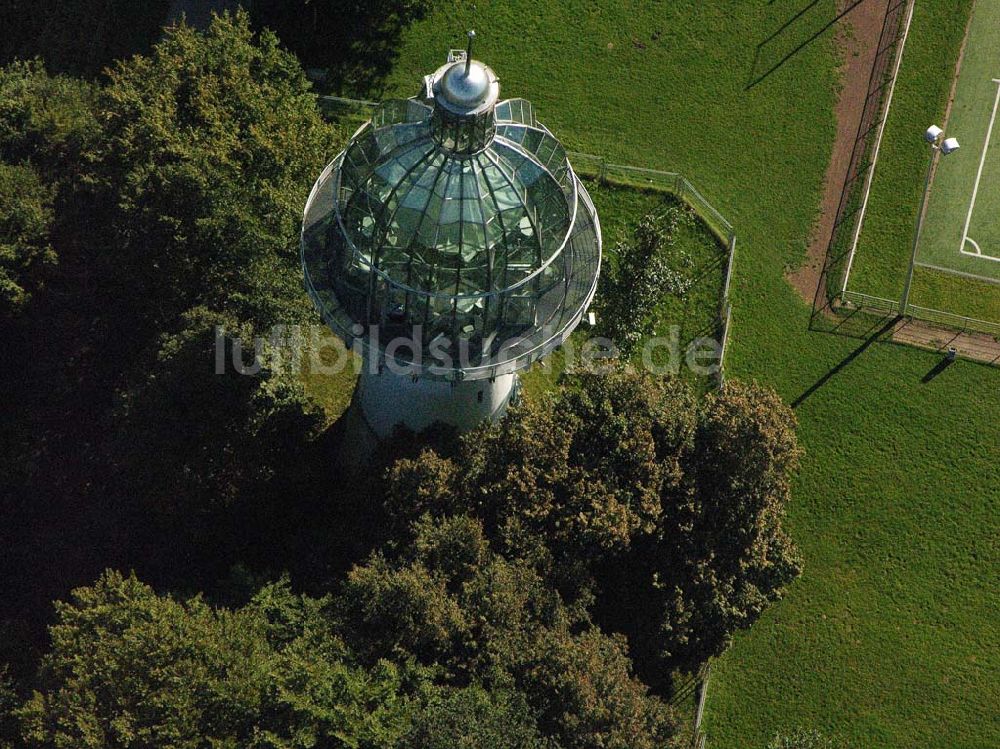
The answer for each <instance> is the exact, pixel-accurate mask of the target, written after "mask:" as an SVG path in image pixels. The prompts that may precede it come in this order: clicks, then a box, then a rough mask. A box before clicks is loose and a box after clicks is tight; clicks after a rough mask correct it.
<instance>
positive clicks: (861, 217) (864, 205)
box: [840, 2, 917, 294]
mask: <svg viewBox="0 0 1000 749" xmlns="http://www.w3.org/2000/svg"><path fill="white" fill-rule="evenodd" d="M916 6H917V4H916V2H912V3H910V10H909V11H908V13H907V16H906V29H904V31H903V39H902V40H901V41H900V43H899V54H898V55H897V56H896V69H895V70H893V71H892V84H891V85H890V86H889V96H888V98H887V99H886V101H885V112H884V113H883V115H882V124H881V125H879V128H878V139H877V140H876V141H875V152H874V153H873V154H872V165H871V168H870V169H869V170H868V180H867V183H866V184H865V197H864V199H863V200H862V201H861V212H860V213H859V214H858V220H857V223H856V224H855V226H854V238H853V240H852V241H851V254H850V255H849V256H848V258H847V269H846V270H845V271H844V285H843V286H842V287H841V289H840V292H841V293H842V294H843V293H844V292H846V291H847V282H848V280H849V279H850V278H851V268H852V267H853V266H854V256H855V255H856V254H857V252H858V240H860V239H861V227H862V225H863V224H864V222H865V212H866V211H867V210H868V198H869V197H870V196H871V193H872V181H873V180H874V179H875V167H876V166H877V165H878V152H879V150H880V149H881V148H882V136H883V135H885V125H886V123H887V122H888V121H889V110H890V108H891V107H892V97H893V94H895V93H896V81H897V80H899V67H900V66H901V65H902V64H903V51H904V50H905V49H906V40H907V38H908V37H909V36H910V24H911V23H912V22H913V9H914V8H915V7H916ZM869 93H870V92H869Z"/></svg>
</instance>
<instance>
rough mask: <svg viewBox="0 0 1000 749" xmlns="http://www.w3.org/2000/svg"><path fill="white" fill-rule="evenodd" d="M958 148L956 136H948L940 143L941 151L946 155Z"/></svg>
mask: <svg viewBox="0 0 1000 749" xmlns="http://www.w3.org/2000/svg"><path fill="white" fill-rule="evenodd" d="M959 148H961V146H960V145H959V143H958V138H948V139H947V140H945V142H944V143H942V144H941V153H943V154H944V155H945V156H947V155H948V154H950V153H955V151H957V150H958V149H959Z"/></svg>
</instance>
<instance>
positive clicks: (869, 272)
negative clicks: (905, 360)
mask: <svg viewBox="0 0 1000 749" xmlns="http://www.w3.org/2000/svg"><path fill="white" fill-rule="evenodd" d="M975 5H976V19H975V22H974V23H973V24H972V26H971V28H970V38H969V42H968V45H967V49H966V53H965V57H964V59H963V63H962V67H961V76H960V80H959V81H958V84H957V86H956V85H954V84H955V80H954V76H953V73H954V72H955V70H956V66H957V63H958V59H959V53H960V51H961V49H962V42H963V39H964V38H965V35H966V28H967V26H968V25H969V24H968V21H969V18H970V16H969V13H970V12H971V9H972V6H973V2H972V0H957V2H955V3H927V2H918V3H917V5H916V8H915V11H914V15H913V25H912V28H911V30H910V35H909V39H908V41H907V44H906V50H905V53H904V57H903V64H902V67H901V69H900V73H899V78H898V80H897V84H896V92H895V96H894V98H893V102H892V108H891V110H890V111H889V116H888V121H887V123H886V128H885V134H884V137H883V140H882V145H881V149H880V153H879V159H878V163H877V164H876V167H875V169H876V171H875V178H874V180H873V183H872V189H871V195H870V198H869V202H868V209H867V213H866V214H865V220H864V225H863V227H862V231H861V235H860V241H859V242H858V246H857V251H856V254H855V257H854V262H853V266H852V272H851V276H850V280H849V283H848V288H849V289H850V290H851V291H859V292H863V293H865V294H871V295H874V296H880V297H884V298H887V299H892V300H896V299H898V298H899V296H900V294H901V293H902V290H903V282H904V279H905V275H906V268H907V265H908V263H909V260H910V254H911V251H912V242H913V233H914V230H915V226H916V220H917V210H918V208H919V206H920V198H921V192H922V190H923V186H924V175H925V173H926V168H927V158H928V146H927V144H926V143H925V141H924V140H923V137H922V135H923V132H924V130H925V129H926V128H927V127H928V126H929V125H931V124H933V123H937V124H939V125H941V126H944V125H947V128H946V131H947V135H948V136H956V137H958V138H959V140H960V141H961V142H962V150H960V151H959V152H958V153H956V154H953V155H951V156H949V157H948V158H947V159H940V160H939V161H938V165H937V169H936V172H935V177H934V183H933V185H932V191H931V197H930V201H929V204H928V213H927V221H926V223H925V227H924V234H923V239H922V242H921V247H920V248H919V255H918V261H919V262H922V263H924V264H926V265H931V266H936V267H937V268H944V269H946V271H951V272H942V271H939V270H936V269H935V268H930V267H919V268H918V269H917V273H916V275H915V277H914V285H913V290H912V292H911V297H910V301H911V303H913V304H917V305H920V306H923V307H930V308H933V309H939V310H943V311H947V312H953V313H955V314H959V315H967V316H969V317H975V318H979V319H982V320H987V321H994V322H995V321H1000V286H996V285H994V284H992V283H984V282H983V281H980V280H976V279H969V278H966V277H964V276H960V275H956V274H955V273H954V271H959V272H961V273H973V274H975V275H977V276H981V277H983V278H987V279H1000V267H994V266H1000V262H993V261H989V260H985V259H981V258H973V257H970V256H968V255H963V254H962V253H961V252H960V248H961V246H962V233H963V229H964V224H965V220H966V217H967V214H968V209H969V205H970V202H971V199H972V191H973V189H974V185H975V181H976V176H977V171H978V168H979V163H980V156H981V154H982V151H983V145H984V139H985V136H986V130H987V128H988V125H989V121H990V113H991V110H992V106H993V103H994V101H995V97H996V85H995V84H992V82H991V80H990V78H992V77H1000V76H997V75H996V74H988V73H987V71H988V70H989V69H990V66H991V65H996V54H995V50H996V44H997V41H996V40H997V33H998V32H997V28H998V26H997V23H998V18H1000V3H998V2H997V0H979V2H977V3H975ZM987 75H988V76H989V77H987V78H986V80H985V84H984V81H983V78H984V76H987ZM953 88H954V91H955V97H956V98H955V102H954V105H953V108H952V110H951V115H950V117H949V121H948V122H947V123H946V122H945V114H946V112H947V110H948V100H949V97H950V96H951V93H952V90H953ZM998 138H1000V129H995V130H994V133H993V139H994V140H997V139H998ZM994 155H995V157H996V158H998V159H1000V146H998V147H997V148H996V149H995V151H994ZM987 166H989V164H987ZM993 172H994V173H996V174H998V175H1000V166H997V167H996V168H995V169H994V170H993ZM995 183H996V179H994V180H992V181H990V180H989V176H988V174H987V173H986V171H985V170H984V175H983V181H982V186H981V187H980V195H979V196H978V197H977V205H980V208H979V209H977V210H976V211H975V212H974V215H973V219H974V223H973V226H974V227H975V228H976V229H977V230H978V231H980V232H982V233H984V235H987V236H988V235H990V234H991V232H996V231H997V228H996V227H997V226H998V224H997V221H996V218H995V217H996V215H997V210H998V209H1000V190H998V189H997V188H996V186H995ZM980 201H982V202H980ZM970 233H973V232H971V231H970Z"/></svg>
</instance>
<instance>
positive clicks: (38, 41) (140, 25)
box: [0, 0, 170, 76]
mask: <svg viewBox="0 0 1000 749" xmlns="http://www.w3.org/2000/svg"><path fill="white" fill-rule="evenodd" d="M169 6H170V0H144V1H143V2H137V1H136V0H6V1H5V2H2V3H0V64H6V63H7V62H9V61H10V60H12V59H14V58H20V59H29V58H32V57H41V58H42V59H44V60H45V63H46V67H47V68H48V69H49V71H50V72H53V73H71V74H75V75H84V76H94V75H97V74H98V73H100V72H101V70H103V69H104V68H105V67H107V66H108V65H110V64H112V63H113V62H114V61H115V60H118V59H121V58H124V57H129V56H131V55H133V54H135V53H137V52H145V51H148V50H149V48H150V46H151V45H152V43H153V42H155V41H156V39H157V38H159V36H160V33H161V28H162V26H163V20H164V18H165V17H166V15H167V9H168V8H169Z"/></svg>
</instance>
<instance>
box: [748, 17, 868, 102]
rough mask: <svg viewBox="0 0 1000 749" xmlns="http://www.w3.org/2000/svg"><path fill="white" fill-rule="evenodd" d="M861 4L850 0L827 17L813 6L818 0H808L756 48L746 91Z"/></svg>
mask: <svg viewBox="0 0 1000 749" xmlns="http://www.w3.org/2000/svg"><path fill="white" fill-rule="evenodd" d="M862 2H864V0H850V2H849V3H848V4H847V5H846V6H845V7H844V8H843V9H841V10H840V11H838V12H837V13H836V14H835V15H834V16H833V17H832V18H831V17H830V16H829V14H828V13H826V12H825V10H823V9H822V8H821V7H817V6H819V5H820V0H809V2H807V3H806V4H805V5H804V6H803V7H802V8H801V9H799V10H798V11H797V12H796V13H795V14H794V15H792V16H791V17H790V18H789V19H788V20H787V21H785V22H784V23H783V24H782V25H781V26H779V27H778V28H777V30H775V31H774V32H772V33H771V35H770V36H768V37H767V38H766V39H764V40H763V41H762V42H761V43H760V44H758V45H757V49H756V50H755V52H754V58H753V64H752V65H751V66H750V76H749V80H748V81H747V84H746V90H747V91H749V90H750V89H752V88H754V87H755V86H756V85H757V84H759V83H761V82H763V81H764V80H765V79H766V78H768V77H769V76H770V75H771V74H772V73H774V72H775V71H777V70H779V69H780V68H781V67H782V66H784V65H785V63H787V62H788V61H789V60H791V59H792V58H793V57H795V56H796V55H797V54H798V53H799V52H801V51H802V50H804V49H805V48H806V47H808V46H809V45H810V44H812V43H813V42H814V41H816V39H818V38H819V37H821V36H822V35H823V34H824V33H826V32H827V31H828V30H829V29H830V28H831V27H832V26H833V25H834V24H836V23H837V21H839V20H840V19H841V18H843V17H844V16H846V15H847V14H848V13H850V12H851V11H852V10H854V8H856V7H857V6H858V5H860V4H861V3H862Z"/></svg>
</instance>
